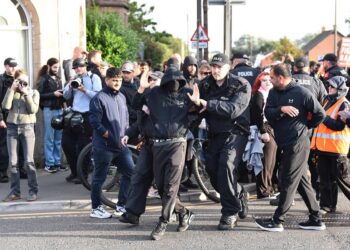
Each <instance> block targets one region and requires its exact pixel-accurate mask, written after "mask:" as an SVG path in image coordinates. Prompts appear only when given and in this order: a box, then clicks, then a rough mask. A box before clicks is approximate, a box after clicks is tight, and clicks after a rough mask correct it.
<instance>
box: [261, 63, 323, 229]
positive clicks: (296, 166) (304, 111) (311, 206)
mask: <svg viewBox="0 0 350 250" xmlns="http://www.w3.org/2000/svg"><path fill="white" fill-rule="evenodd" d="M270 76H271V82H272V84H273V85H274V88H273V89H272V90H270V92H269V96H268V98H267V103H266V107H265V116H266V118H267V120H268V121H269V123H270V124H271V126H272V128H273V129H274V132H275V138H276V142H277V145H278V147H279V149H281V150H282V154H281V159H280V168H279V169H280V172H279V188H280V197H279V203H278V207H277V209H276V211H275V213H274V215H273V217H272V218H269V219H257V220H256V221H255V222H256V224H257V225H258V226H259V227H260V228H261V229H263V230H266V231H271V232H282V231H283V225H282V224H283V222H284V217H285V215H286V213H287V212H288V210H289V208H290V207H291V205H292V202H293V198H294V195H295V193H296V191H297V190H298V192H299V194H300V195H301V197H302V198H303V200H304V202H305V204H306V206H307V207H308V210H309V220H308V221H307V222H302V223H299V227H300V228H302V229H309V230H324V229H325V228H326V226H325V225H324V223H323V222H322V221H321V219H320V216H319V209H320V208H319V206H318V204H317V201H316V197H315V193H314V191H313V189H312V186H311V183H310V182H309V181H308V177H307V174H306V173H307V168H308V164H307V159H308V156H309V152H310V140H309V136H308V128H314V127H316V126H317V125H318V124H320V123H321V122H322V120H323V119H324V118H325V112H324V110H323V108H322V106H321V105H320V104H319V102H318V101H317V100H316V98H315V97H313V95H312V94H311V93H310V91H308V90H306V89H305V88H303V87H301V86H299V85H298V84H297V83H296V82H295V81H293V80H292V76H291V72H290V70H289V67H288V65H286V64H277V65H275V66H274V67H273V68H272V69H271V72H270ZM309 114H311V115H312V117H311V118H308V117H309Z"/></svg>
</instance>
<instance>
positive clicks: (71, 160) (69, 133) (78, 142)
mask: <svg viewBox="0 0 350 250" xmlns="http://www.w3.org/2000/svg"><path fill="white" fill-rule="evenodd" d="M83 117H84V123H83V125H82V127H81V128H80V129H77V128H76V129H75V130H72V129H71V128H69V127H68V128H64V129H63V134H62V149H63V152H64V154H65V155H66V158H67V161H68V164H69V168H70V170H71V173H72V175H73V176H77V160H78V156H79V153H80V151H81V150H82V149H83V148H84V147H85V146H86V145H87V144H89V143H90V142H91V136H92V129H91V126H90V124H89V118H88V114H87V113H85V114H84V115H83Z"/></svg>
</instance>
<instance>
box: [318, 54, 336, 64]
mask: <svg viewBox="0 0 350 250" xmlns="http://www.w3.org/2000/svg"><path fill="white" fill-rule="evenodd" d="M320 61H321V62H322V61H330V62H337V61H338V58H337V56H336V55H334V54H333V53H328V54H326V55H325V56H324V57H323V58H322V59H321V60H320Z"/></svg>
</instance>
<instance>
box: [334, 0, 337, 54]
mask: <svg viewBox="0 0 350 250" xmlns="http://www.w3.org/2000/svg"><path fill="white" fill-rule="evenodd" d="M337 35H338V31H337V0H334V54H335V55H337V51H338V48H337V47H338V46H337V43H338V37H337Z"/></svg>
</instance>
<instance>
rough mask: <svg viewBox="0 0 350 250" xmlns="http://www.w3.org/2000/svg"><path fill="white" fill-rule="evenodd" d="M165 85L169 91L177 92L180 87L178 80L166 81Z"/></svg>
mask: <svg viewBox="0 0 350 250" xmlns="http://www.w3.org/2000/svg"><path fill="white" fill-rule="evenodd" d="M166 87H167V89H168V90H169V92H177V91H178V90H179V88H180V82H179V81H178V80H171V81H170V82H167V83H166Z"/></svg>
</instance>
